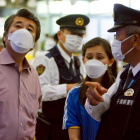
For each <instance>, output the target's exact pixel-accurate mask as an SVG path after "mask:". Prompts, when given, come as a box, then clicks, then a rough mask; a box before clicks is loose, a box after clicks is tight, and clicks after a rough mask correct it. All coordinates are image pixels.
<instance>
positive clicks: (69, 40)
mask: <svg viewBox="0 0 140 140" xmlns="http://www.w3.org/2000/svg"><path fill="white" fill-rule="evenodd" d="M62 33H63V32H62ZM63 34H64V33H63ZM64 35H65V34H64ZM65 36H66V40H65V43H64V42H62V40H60V41H61V42H62V43H63V46H64V47H65V48H66V50H68V51H69V52H76V51H77V50H78V48H79V47H80V46H81V44H82V37H80V36H78V35H65Z"/></svg>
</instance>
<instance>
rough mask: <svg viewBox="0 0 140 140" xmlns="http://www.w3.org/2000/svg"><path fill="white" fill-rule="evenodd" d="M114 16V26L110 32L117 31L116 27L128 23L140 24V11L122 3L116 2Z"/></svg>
mask: <svg viewBox="0 0 140 140" xmlns="http://www.w3.org/2000/svg"><path fill="white" fill-rule="evenodd" d="M113 18H114V26H113V27H112V28H111V29H109V30H108V32H115V31H116V29H118V28H120V27H123V26H126V25H137V26H140V11H137V10H135V9H132V8H129V7H126V6H124V5H122V4H114V13H113Z"/></svg>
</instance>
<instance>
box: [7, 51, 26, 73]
mask: <svg viewBox="0 0 140 140" xmlns="http://www.w3.org/2000/svg"><path fill="white" fill-rule="evenodd" d="M6 49H7V48H6ZM7 51H8V53H9V54H10V56H11V57H12V58H13V60H14V61H15V62H16V64H18V66H19V72H21V71H22V70H23V60H24V58H25V55H26V54H19V53H16V52H15V51H13V50H12V49H7Z"/></svg>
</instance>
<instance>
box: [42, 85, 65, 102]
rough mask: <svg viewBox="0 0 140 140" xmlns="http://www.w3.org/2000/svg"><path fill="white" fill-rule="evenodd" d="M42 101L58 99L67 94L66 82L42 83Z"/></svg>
mask: <svg viewBox="0 0 140 140" xmlns="http://www.w3.org/2000/svg"><path fill="white" fill-rule="evenodd" d="M41 91H42V101H50V100H58V99H61V98H64V97H66V96H67V89H66V84H61V85H50V84H45V85H41Z"/></svg>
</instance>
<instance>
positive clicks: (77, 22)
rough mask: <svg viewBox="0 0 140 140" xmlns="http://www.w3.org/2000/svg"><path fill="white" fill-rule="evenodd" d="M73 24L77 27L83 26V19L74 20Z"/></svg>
mask: <svg viewBox="0 0 140 140" xmlns="http://www.w3.org/2000/svg"><path fill="white" fill-rule="evenodd" d="M75 24H76V25H77V26H83V24H84V19H83V18H77V19H76V20H75Z"/></svg>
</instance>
